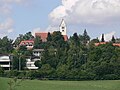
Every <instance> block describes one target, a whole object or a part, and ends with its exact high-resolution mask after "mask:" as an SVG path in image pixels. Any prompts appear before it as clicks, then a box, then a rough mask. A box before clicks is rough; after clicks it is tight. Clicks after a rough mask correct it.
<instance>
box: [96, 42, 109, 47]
mask: <svg viewBox="0 0 120 90" xmlns="http://www.w3.org/2000/svg"><path fill="white" fill-rule="evenodd" d="M106 43H107V42H99V43H95V46H99V45H102V44H106Z"/></svg>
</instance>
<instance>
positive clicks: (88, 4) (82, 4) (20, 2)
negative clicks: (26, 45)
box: [0, 0, 120, 41]
mask: <svg viewBox="0 0 120 90" xmlns="http://www.w3.org/2000/svg"><path fill="white" fill-rule="evenodd" d="M62 19H64V20H65V22H66V24H67V35H68V36H72V35H73V33H75V32H77V33H78V34H83V31H84V29H86V30H87V32H88V34H89V36H90V37H91V38H92V39H93V38H97V37H101V34H105V39H106V40H107V41H109V40H110V39H111V37H112V35H115V37H116V38H120V0H0V38H2V37H4V36H8V37H9V38H12V39H15V38H16V37H18V36H19V34H25V33H27V32H29V31H30V32H32V33H33V34H34V33H35V32H48V31H49V32H50V31H56V30H59V25H60V23H61V20H62Z"/></svg>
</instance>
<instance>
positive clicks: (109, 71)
mask: <svg viewBox="0 0 120 90" xmlns="http://www.w3.org/2000/svg"><path fill="white" fill-rule="evenodd" d="M31 39H34V48H33V49H44V52H43V53H42V57H41V61H36V62H35V65H36V66H37V67H39V69H38V70H34V71H29V70H27V71H26V70H25V57H26V56H30V55H32V50H27V48H26V47H25V46H21V47H20V48H19V49H14V48H13V46H17V45H18V44H19V43H20V41H21V40H31ZM1 40H2V41H1ZM116 40H117V41H119V39H115V38H114V36H113V37H112V39H111V41H110V42H108V43H107V44H103V45H99V46H95V44H94V43H97V42H101V41H102V42H104V35H102V39H101V41H100V40H99V39H98V38H96V39H92V40H90V36H89V35H88V33H87V31H86V30H84V32H83V34H82V35H80V34H79V35H78V34H77V33H74V34H73V35H72V36H70V38H69V39H68V41H64V38H63V36H62V35H61V33H60V32H59V31H55V32H53V33H52V34H51V33H48V37H47V42H42V40H41V38H40V37H33V36H32V34H31V33H30V32H28V33H26V34H25V35H19V37H17V39H16V40H15V42H14V43H12V40H10V39H8V38H7V37H4V38H2V39H0V44H1V45H0V47H1V48H0V53H12V54H13V55H14V58H13V70H12V71H10V72H2V70H1V72H2V74H3V73H4V75H5V76H7V75H9V76H18V77H21V76H22V77H23V76H24V77H27V78H38V79H45V78H46V79H60V80H104V79H107V80H110V79H111V80H115V79H120V47H117V46H113V44H112V43H115V42H116ZM4 41H6V42H4ZM1 42H2V43H1ZM3 42H4V43H3ZM2 44H3V45H2ZM4 46H5V47H4ZM8 46H9V48H10V49H8V48H7V47H8ZM3 49H4V51H3ZM19 53H21V54H22V55H21V60H22V70H23V71H21V72H18V71H17V70H18V58H19V56H20V55H19ZM6 73H9V74H6Z"/></svg>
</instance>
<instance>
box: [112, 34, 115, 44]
mask: <svg viewBox="0 0 120 90" xmlns="http://www.w3.org/2000/svg"><path fill="white" fill-rule="evenodd" d="M111 41H112V42H113V43H115V37H114V35H113V36H112V39H111Z"/></svg>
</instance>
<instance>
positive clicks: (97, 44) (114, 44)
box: [95, 42, 120, 47]
mask: <svg viewBox="0 0 120 90" xmlns="http://www.w3.org/2000/svg"><path fill="white" fill-rule="evenodd" d="M106 43H107V42H99V43H95V46H99V45H102V44H106ZM113 46H118V47H120V43H113Z"/></svg>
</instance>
